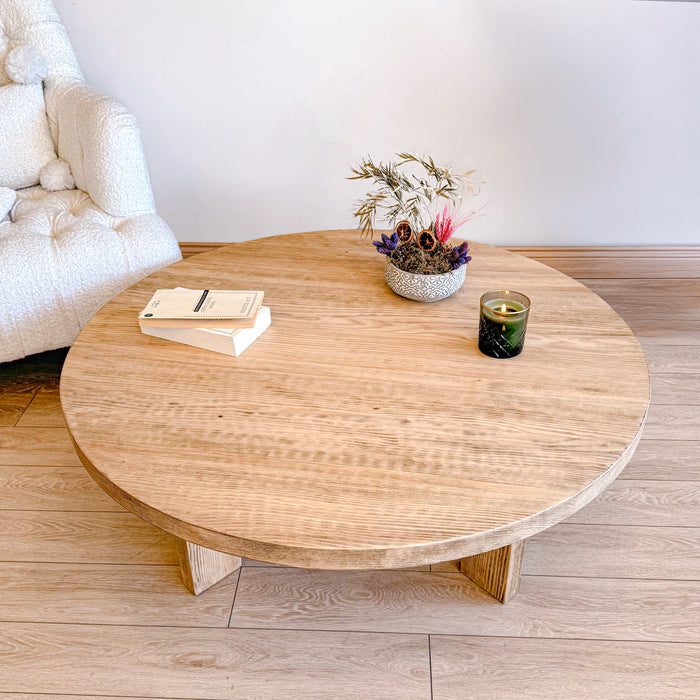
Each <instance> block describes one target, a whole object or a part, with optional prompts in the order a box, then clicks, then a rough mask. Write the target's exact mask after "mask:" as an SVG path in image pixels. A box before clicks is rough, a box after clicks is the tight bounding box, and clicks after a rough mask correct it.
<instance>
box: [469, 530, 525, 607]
mask: <svg viewBox="0 0 700 700" xmlns="http://www.w3.org/2000/svg"><path fill="white" fill-rule="evenodd" d="M523 545H524V541H523V540H520V541H519V542H514V543H513V544H509V545H506V546H505V547H501V548H500V549H493V550H491V551H490V552H483V553H482V554H475V555H474V556H472V557H465V558H464V559H460V560H459V570H460V571H461V572H462V573H463V574H464V575H465V576H466V577H467V578H469V579H471V580H472V581H474V583H476V584H477V585H478V586H481V588H483V589H484V590H485V591H486V592H487V593H489V594H490V595H492V596H493V597H494V598H496V600H499V601H500V602H501V603H507V602H508V601H509V600H510V599H511V598H512V597H513V596H514V595H515V594H516V593H517V592H518V588H519V587H520V566H521V564H522V563H523Z"/></svg>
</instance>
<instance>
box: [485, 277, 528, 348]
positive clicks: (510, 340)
mask: <svg viewBox="0 0 700 700" xmlns="http://www.w3.org/2000/svg"><path fill="white" fill-rule="evenodd" d="M529 311H530V300H529V299H528V298H527V297H526V296H525V295H524V294H520V292H512V291H510V290H508V289H495V290H493V291H491V292H486V294H484V295H483V296H482V297H481V316H480V320H479V350H481V352H483V353H484V355H488V356H489V357H515V356H516V355H519V354H520V353H521V352H522V349H523V344H524V342H525V328H526V327H527V315H528V312H529Z"/></svg>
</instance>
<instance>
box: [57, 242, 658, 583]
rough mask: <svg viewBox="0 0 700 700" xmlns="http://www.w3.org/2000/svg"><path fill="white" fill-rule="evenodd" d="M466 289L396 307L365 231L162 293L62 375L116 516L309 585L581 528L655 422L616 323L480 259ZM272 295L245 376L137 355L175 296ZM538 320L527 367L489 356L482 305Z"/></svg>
mask: <svg viewBox="0 0 700 700" xmlns="http://www.w3.org/2000/svg"><path fill="white" fill-rule="evenodd" d="M471 250H472V256H473V260H472V262H471V263H470V264H469V266H468V269H467V278H466V282H465V284H464V286H463V288H462V289H461V290H460V291H459V292H457V293H456V294H454V295H453V296H452V297H450V298H448V299H445V300H443V301H440V302H436V303H433V304H421V303H417V302H412V301H408V300H405V299H403V298H401V297H398V296H396V295H395V294H394V293H393V292H392V291H390V290H389V288H388V287H387V286H386V283H385V282H384V277H383V265H384V258H383V257H382V256H379V255H377V254H376V252H375V250H374V247H373V246H372V245H371V244H370V243H369V242H368V241H367V240H361V239H360V238H359V234H358V232H356V231H327V232H313V233H305V234H294V235H288V236H276V237H273V238H266V239H259V240H255V241H250V242H247V243H239V244H233V245H231V246H227V247H224V248H219V249H217V250H214V251H211V252H208V253H203V254H201V255H197V256H195V257H193V258H190V259H188V260H185V261H183V262H180V263H177V264H175V265H171V266H170V267H168V268H166V269H164V270H162V271H160V272H157V273H155V274H153V275H151V276H150V277H148V278H146V279H145V280H143V281H141V282H139V283H138V284H136V285H135V286H133V287H131V288H130V289H128V290H127V291H125V292H124V293H122V294H120V295H119V296H117V297H116V298H115V299H114V300H112V301H111V302H110V303H108V304H107V305H106V306H105V307H104V308H103V309H102V310H101V311H100V312H99V313H98V314H97V315H96V316H95V317H94V318H93V319H92V320H91V321H90V323H89V324H88V325H87V326H86V328H85V329H84V330H83V331H82V333H81V334H80V336H79V337H78V339H77V341H76V342H75V344H74V345H73V347H72V349H71V351H70V353H69V354H68V357H67V359H66V362H65V365H64V368H63V375H62V379H61V400H62V405H63V409H64V412H65V415H66V420H67V423H68V427H69V429H70V432H71V434H72V436H73V439H74V441H75V443H76V445H77V447H78V448H79V453H80V454H81V457H82V459H83V462H84V464H85V465H86V467H87V468H88V470H89V471H90V473H91V474H92V476H93V477H94V478H95V479H96V481H97V482H98V483H99V484H100V485H101V486H102V487H103V488H104V489H105V490H106V491H107V492H108V493H110V494H111V495H112V496H113V497H114V498H115V499H116V500H117V501H119V502H120V503H122V504H123V505H124V506H125V507H126V508H128V509H130V510H131V511H133V512H135V513H136V514H137V515H139V516H141V517H142V518H144V519H145V520H148V521H150V522H152V523H153V524H155V525H157V526H158V527H160V528H163V529H164V530H167V531H169V532H172V533H173V534H175V535H176V536H178V537H179V538H181V539H183V540H187V541H189V542H193V543H197V544H198V545H202V546H203V547H207V548H211V549H215V550H218V551H221V552H228V553H231V554H236V555H240V556H246V557H250V558H253V559H257V560H262V561H270V562H274V563H279V564H288V565H294V566H303V567H317V568H329V569H350V568H390V567H399V566H412V565H420V564H425V563H429V562H437V561H446V560H449V559H456V558H462V557H468V556H471V555H475V554H478V553H479V552H486V551H488V550H493V549H496V548H499V547H503V546H505V545H509V544H511V543H514V542H517V541H520V540H522V539H524V538H526V537H529V536H530V535H532V534H534V533H536V532H539V531H540V530H543V529H545V528H547V527H549V526H551V525H553V524H554V523H556V522H558V521H560V520H561V519H563V518H565V517H567V516H568V515H570V514H571V513H573V512H575V511H576V510H578V509H579V508H581V507H582V506H583V505H585V504H586V503H587V502H588V501H590V500H591V499H592V498H594V497H595V496H596V495H597V494H598V493H600V492H601V491H602V490H603V489H604V488H605V487H606V486H607V485H608V484H609V483H610V482H611V481H612V480H613V479H614V478H615V476H617V474H618V473H619V472H620V471H621V470H622V468H623V467H624V465H625V464H626V462H627V461H628V460H629V458H630V456H631V454H632V452H633V451H634V448H635V447H636V444H637V441H638V439H639V436H640V432H641V428H642V425H643V422H644V417H645V414H646V410H647V405H648V401H649V375H648V368H647V363H646V360H645V358H644V354H643V352H642V350H641V348H640V346H639V343H638V341H637V339H636V338H635V336H634V335H633V333H632V332H631V330H630V329H629V328H628V327H627V325H626V324H625V323H624V322H623V320H622V319H621V318H620V317H619V316H618V315H617V314H616V313H615V312H614V311H613V310H612V309H611V308H610V307H609V306H608V305H607V304H606V303H605V302H604V301H603V300H602V299H600V298H599V297H598V296H597V295H596V294H594V293H593V292H592V291H590V290H589V289H587V288H586V287H584V286H583V285H581V284H579V283H578V282H576V281H574V280H573V279H571V278H569V277H567V276H565V275H563V274H561V273H559V272H557V271H555V270H553V269H551V268H549V267H546V266H544V265H542V264H540V263H537V262H535V261H532V260H529V259H527V258H524V257H522V256H520V255H517V254H515V253H510V252H507V251H505V250H502V249H499V248H493V247H489V246H485V245H479V244H476V243H474V244H471ZM174 286H184V287H192V288H199V289H202V288H211V289H217V288H219V289H263V290H264V291H265V302H264V303H265V304H266V305H269V306H270V307H271V309H272V326H271V327H270V328H269V329H268V330H267V331H266V332H265V333H264V334H263V335H262V336H261V337H260V338H259V339H258V340H257V341H256V342H255V343H254V344H253V345H252V346H251V347H250V348H249V349H248V350H246V352H245V353H244V354H243V355H241V356H240V357H238V358H234V357H229V356H226V355H221V354H217V353H213V352H208V351H206V350H200V349H198V348H192V347H189V346H185V345H180V344H176V343H171V342H168V341H165V340H160V339H158V338H153V337H150V336H146V335H143V334H141V332H140V330H139V326H138V323H137V313H138V311H139V310H141V309H142V308H143V307H144V306H145V304H146V302H147V301H148V300H149V298H150V297H151V295H152V293H153V291H154V290H155V289H157V288H162V287H174ZM499 288H507V289H514V290H518V291H521V292H523V293H525V294H527V295H528V296H529V297H530V299H531V301H532V308H531V312H530V320H529V324H528V331H527V335H526V340H525V348H524V350H523V353H522V354H521V355H520V356H518V357H515V358H512V359H507V360H503V359H502V360H499V359H493V358H490V357H486V356H484V355H482V354H481V353H480V352H479V351H478V349H477V330H478V321H479V297H480V295H481V294H482V293H484V292H485V291H488V290H490V289H499Z"/></svg>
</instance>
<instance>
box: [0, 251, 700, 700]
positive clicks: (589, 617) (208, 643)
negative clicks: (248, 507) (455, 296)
mask: <svg viewBox="0 0 700 700" xmlns="http://www.w3.org/2000/svg"><path fill="white" fill-rule="evenodd" d="M525 252H527V254H529V255H531V256H532V257H535V258H537V259H540V260H541V261H542V262H545V263H547V264H550V265H552V266H555V267H557V266H559V267H560V268H561V269H562V270H563V271H565V272H566V273H567V274H571V275H573V276H578V277H579V278H580V279H582V281H583V282H584V283H585V284H587V285H588V286H590V287H591V288H592V289H594V290H595V291H597V292H598V293H599V294H600V295H601V296H602V297H603V298H604V299H606V300H607V301H608V302H609V303H610V304H611V305H612V306H613V307H614V308H615V309H617V310H618V311H619V312H620V313H621V315H622V316H623V317H624V318H625V319H626V320H627V322H628V323H629V324H630V326H631V327H632V328H633V329H634V330H635V332H636V333H637V334H638V336H639V338H640V341H641V343H642V345H643V347H644V349H645V352H646V353H647V357H648V359H649V364H650V367H651V372H652V407H651V409H650V414H649V421H648V426H647V428H646V429H645V433H644V435H643V439H642V441H641V444H640V446H639V449H638V451H637V453H636V455H635V457H634V458H633V460H632V462H631V463H630V464H629V465H628V467H627V468H626V469H625V471H624V472H623V473H622V475H621V476H620V478H619V479H618V480H617V481H616V482H615V483H614V484H613V485H612V486H611V487H610V488H609V489H608V490H607V491H606V492H605V493H604V494H603V495H602V496H601V497H600V498H598V499H597V500H595V501H594V502H593V503H591V504H590V505H589V506H587V507H586V508H584V509H583V510H581V511H580V512H579V513H577V514H576V515H575V516H573V517H572V518H570V519H569V520H568V521H566V522H564V523H561V524H560V525H557V526H555V527H553V528H551V529H550V530H547V531H545V532H543V533H540V534H538V535H537V536H535V537H533V538H532V539H531V540H530V542H529V543H528V546H527V547H526V550H525V557H524V561H523V580H522V586H521V590H520V593H519V594H518V595H517V596H516V597H515V598H514V599H513V600H512V601H511V602H510V603H509V604H508V605H505V606H501V605H499V604H498V603H496V602H494V601H493V600H492V599H491V598H489V597H488V596H487V595H485V594H484V593H483V592H482V591H481V590H479V589H478V588H477V587H476V586H474V585H473V584H471V583H470V582H469V581H468V580H467V579H465V578H464V577H462V576H460V575H459V574H458V573H457V571H456V567H455V565H454V563H451V562H445V563H443V564H441V565H433V566H432V567H422V569H421V568H419V569H413V570H403V571H383V572H379V571H378V572H327V571H306V570H300V569H286V568H281V567H274V566H265V565H260V563H259V562H252V561H246V560H244V565H243V567H242V568H241V570H240V572H239V573H237V574H234V575H233V576H231V577H229V578H228V579H226V580H224V581H222V582H220V583H219V584H217V585H216V586H215V587H214V588H212V589H211V590H210V591H208V592H206V593H204V594H203V595H201V596H198V597H194V596H191V595H190V594H189V593H187V591H186V590H185V588H184V587H183V586H182V585H181V583H180V580H179V573H178V569H177V565H176V563H177V557H176V552H175V545H174V541H173V538H172V537H170V536H169V535H167V534H165V533H162V532H159V531H158V530H156V529H155V528H153V527H151V526H150V525H147V524H146V523H144V522H142V521H140V520H138V519H137V518H136V517H135V516H133V515H131V514H129V513H126V512H125V511H123V510H122V509H121V507H120V506H118V505H117V504H116V503H114V502H113V501H111V500H110V499H109V498H107V497H106V496H105V495H104V494H103V493H102V491H101V490H100V489H99V488H98V487H97V486H96V485H95V484H94V482H93V481H92V480H91V479H90V478H89V477H88V476H87V474H86V472H85V471H84V470H83V468H82V467H81V466H80V463H79V461H78V460H77V458H76V456H75V454H74V452H73V448H72V446H71V443H70V439H69V437H68V433H67V430H66V427H65V423H64V421H63V416H62V414H61V410H60V403H59V400H58V376H59V372H60V367H61V364H62V361H63V358H64V356H65V352H63V351H56V352H53V353H45V354H43V355H39V356H35V357H31V358H26V359H25V360H22V361H19V362H15V363H9V364H5V365H0V700H9V699H13V700H29V699H30V698H32V699H34V700H36V699H39V698H44V699H45V700H46V699H49V698H53V699H55V700H58V699H59V698H63V699H64V700H68V699H69V698H82V699H83V700H85V698H98V697H99V698H103V699H104V698H107V699H109V698H112V699H113V700H116V698H124V697H128V698H161V699H162V698H172V699H175V698H202V699H204V698H211V699H212V700H213V699H217V698H222V699H223V698H284V699H286V698H319V699H320V698H323V699H331V700H332V699H334V698H408V699H412V698H416V699H423V700H429V699H432V700H448V699H452V698H454V699H460V700H461V699H463V698H476V699H481V698H499V699H503V698H506V699H508V698H513V699H516V698H517V699H519V698H538V699H539V698H556V699H557V700H559V699H562V698H566V699H568V698H595V699H596V700H607V699H608V698H610V699H615V700H617V699H618V698H635V700H637V699H639V698H664V699H667V698H700V418H699V416H700V256H698V255H692V256H683V254H682V251H677V254H675V255H673V256H670V257H668V258H666V259H664V260H663V261H661V263H659V264H658V265H657V264H655V259H654V258H653V256H651V255H641V254H639V253H635V252H634V251H628V252H626V251H625V250H624V249H616V250H615V251H614V252H613V254H610V255H608V254H605V252H604V251H602V252H601V251H600V250H598V251H596V253H595V254H587V252H586V251H585V249H581V250H580V251H571V250H568V251H559V252H557V251H552V250H551V249H550V250H549V251H543V250H540V249H529V250H528V251H525Z"/></svg>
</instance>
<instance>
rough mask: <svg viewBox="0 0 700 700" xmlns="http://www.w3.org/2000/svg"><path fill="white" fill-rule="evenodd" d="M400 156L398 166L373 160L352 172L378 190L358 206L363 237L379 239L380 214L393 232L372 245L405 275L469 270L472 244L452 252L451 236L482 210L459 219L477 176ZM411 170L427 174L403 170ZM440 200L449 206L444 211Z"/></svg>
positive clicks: (413, 157) (354, 177)
mask: <svg viewBox="0 0 700 700" xmlns="http://www.w3.org/2000/svg"><path fill="white" fill-rule="evenodd" d="M396 155H397V157H398V158H399V159H400V160H399V161H398V162H393V161H389V162H388V163H382V162H380V163H378V164H375V163H374V162H373V161H372V158H371V157H369V156H368V157H367V158H365V159H364V160H363V161H362V162H361V163H360V164H359V165H358V166H357V167H355V168H353V169H352V173H353V175H352V176H351V177H350V178H349V179H350V180H372V181H373V182H374V183H376V184H377V185H379V188H378V189H377V190H376V191H374V192H370V193H368V194H367V198H366V199H364V200H362V201H360V202H359V203H358V206H357V210H356V211H355V212H354V214H355V216H356V217H358V218H359V219H360V227H361V229H362V235H368V236H372V235H373V234H374V223H375V220H376V218H377V216H378V215H380V214H381V215H382V217H381V218H383V219H384V220H386V221H388V222H389V223H390V224H391V225H392V226H393V228H394V232H393V233H392V234H391V235H390V236H387V235H386V234H382V235H381V237H382V240H381V241H373V244H374V246H375V247H376V248H377V250H378V252H380V253H382V254H383V255H386V256H387V257H388V259H389V260H390V261H391V263H392V264H393V265H394V266H396V267H397V268H399V269H400V270H404V271H406V272H413V273H418V274H423V275H434V274H441V273H444V272H450V271H452V270H456V269H457V268H458V267H460V266H462V265H465V264H466V263H468V262H469V260H471V258H470V257H469V255H468V252H469V251H468V244H467V243H462V244H460V245H459V246H453V245H452V244H451V243H450V242H449V241H450V238H451V236H452V234H453V233H454V232H455V231H456V230H457V229H458V228H459V227H460V226H462V224H465V223H466V222H467V221H470V220H471V219H473V218H474V217H475V216H477V214H478V212H479V210H480V209H473V210H471V211H470V212H469V213H468V214H466V215H464V216H462V217H461V218H457V213H458V210H459V205H460V203H461V200H462V197H463V194H464V192H465V191H466V193H467V195H474V194H476V193H477V189H476V185H477V183H478V181H476V180H473V179H471V177H470V176H471V175H472V174H473V173H474V172H475V171H474V170H471V171H469V172H467V173H465V174H464V175H458V174H455V173H453V172H452V171H451V170H450V169H449V168H441V167H438V166H437V165H435V162H434V161H433V159H432V158H431V157H430V156H427V157H424V156H423V157H422V156H417V155H414V154H412V153H397V154H396ZM407 165H409V166H411V167H413V168H418V169H420V168H422V170H423V171H424V174H420V175H416V174H413V173H406V172H404V171H403V170H402V168H403V167H404V166H407ZM441 199H442V200H447V203H446V204H445V206H444V207H443V208H442V210H439V206H438V203H439V201H440V200H441Z"/></svg>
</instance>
